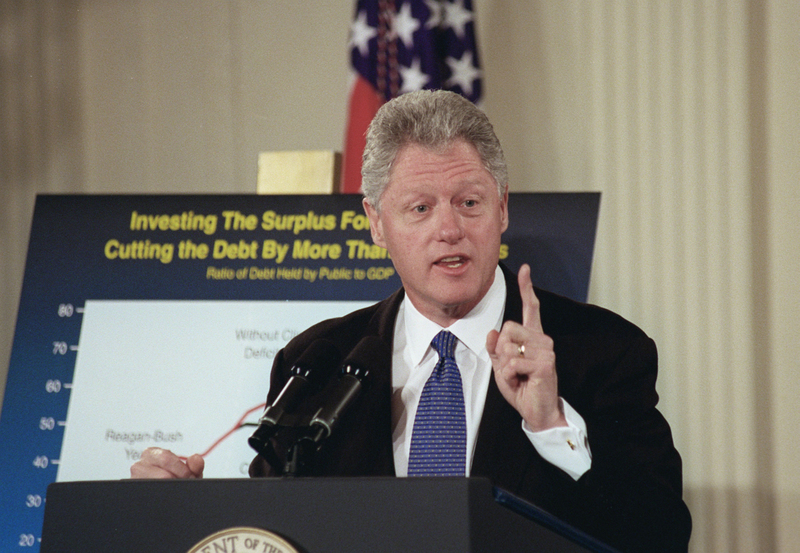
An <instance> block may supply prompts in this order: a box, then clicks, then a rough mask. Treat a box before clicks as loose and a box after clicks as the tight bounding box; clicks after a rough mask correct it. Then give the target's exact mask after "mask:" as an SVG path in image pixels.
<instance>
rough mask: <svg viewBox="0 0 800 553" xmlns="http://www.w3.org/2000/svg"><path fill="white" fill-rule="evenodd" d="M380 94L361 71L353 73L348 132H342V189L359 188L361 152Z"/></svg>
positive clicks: (346, 191)
mask: <svg viewBox="0 0 800 553" xmlns="http://www.w3.org/2000/svg"><path fill="white" fill-rule="evenodd" d="M382 104H383V98H382V97H381V95H380V94H378V92H377V91H376V90H375V89H374V88H372V85H370V84H369V82H367V81H366V80H364V79H363V78H362V77H361V76H360V75H358V76H356V79H355V82H354V83H353V90H352V91H351V92H350V106H349V110H348V121H347V133H346V134H345V144H344V159H343V161H342V192H343V193H344V194H358V193H359V192H360V191H361V156H362V155H363V153H364V145H365V144H366V134H367V127H369V123H370V121H372V118H373V117H375V114H376V113H377V112H378V108H380V107H381V105H382Z"/></svg>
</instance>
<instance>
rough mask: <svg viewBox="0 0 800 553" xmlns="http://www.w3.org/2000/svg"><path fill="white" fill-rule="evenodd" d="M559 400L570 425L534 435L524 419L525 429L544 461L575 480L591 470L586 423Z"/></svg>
mask: <svg viewBox="0 0 800 553" xmlns="http://www.w3.org/2000/svg"><path fill="white" fill-rule="evenodd" d="M559 400H560V401H561V407H562V408H563V409H564V416H565V417H566V419H567V425H568V426H559V427H557V428H550V429H548V430H542V431H540V432H533V431H531V430H529V429H528V425H527V424H525V421H524V420H523V421H522V430H523V431H524V432H525V434H526V435H527V436H528V439H529V440H530V441H531V443H532V444H533V447H535V448H536V451H537V452H538V453H539V455H541V456H542V458H543V459H544V460H545V461H547V462H548V463H550V464H552V465H555V466H556V467H558V468H560V469H561V470H563V471H564V472H566V473H567V474H569V475H570V476H571V477H572V478H573V479H574V480H578V479H579V478H580V477H581V476H583V474H584V473H585V472H586V471H588V470H589V469H590V468H592V452H591V450H590V449H589V438H588V437H587V435H586V422H585V421H584V420H583V417H581V416H580V414H579V413H578V412H577V411H576V410H575V409H573V408H572V406H571V405H570V404H569V403H567V402H566V401H564V399H563V398H559Z"/></svg>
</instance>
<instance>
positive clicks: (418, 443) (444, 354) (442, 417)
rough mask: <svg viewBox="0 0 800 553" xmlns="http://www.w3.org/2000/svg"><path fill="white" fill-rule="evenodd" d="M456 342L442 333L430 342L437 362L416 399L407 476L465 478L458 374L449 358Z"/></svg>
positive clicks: (464, 423) (463, 419) (464, 424)
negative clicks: (417, 399)
mask: <svg viewBox="0 0 800 553" xmlns="http://www.w3.org/2000/svg"><path fill="white" fill-rule="evenodd" d="M456 341H457V338H456V337H455V336H454V335H453V334H452V333H450V332H448V331H446V330H443V331H441V332H440V333H439V334H437V335H436V337H435V338H434V339H433V341H432V342H431V345H432V346H433V349H435V350H436V351H437V353H438V354H439V362H438V363H437V364H436V367H435V368H434V369H433V374H432V375H431V377H430V378H429V379H428V381H427V382H426V383H425V387H424V388H422V395H420V398H419V406H418V407H417V415H416V417H415V418H414V430H413V431H412V433H411V451H410V453H409V456H408V475H409V476H464V474H465V469H466V461H467V417H466V415H465V414H464V391H463V389H462V386H461V373H460V372H459V370H458V365H456V359H455V357H454V356H453V353H454V352H455V349H456Z"/></svg>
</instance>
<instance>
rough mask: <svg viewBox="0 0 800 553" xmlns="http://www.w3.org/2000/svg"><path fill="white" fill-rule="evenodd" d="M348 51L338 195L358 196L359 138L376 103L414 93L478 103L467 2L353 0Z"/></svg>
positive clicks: (478, 86)
mask: <svg viewBox="0 0 800 553" xmlns="http://www.w3.org/2000/svg"><path fill="white" fill-rule="evenodd" d="M349 46H350V59H351V65H352V69H353V72H354V79H353V85H352V89H351V92H350V105H349V113H348V122H347V133H346V136H345V148H344V162H343V178H342V191H343V192H346V193H357V192H359V190H360V188H361V155H362V153H363V151H364V134H365V133H366V130H367V126H368V125H369V122H370V121H371V120H372V117H373V116H374V115H375V113H376V112H377V111H378V108H380V106H381V104H383V103H384V102H386V101H387V100H390V99H392V98H394V97H396V96H399V95H400V94H403V93H405V92H411V91H412V90H420V89H445V90H452V91H454V92H458V93H459V94H462V95H463V96H465V97H466V98H468V99H469V100H471V101H473V102H475V103H477V102H478V101H479V100H480V97H481V70H480V65H479V64H478V49H477V45H476V41H475V15H474V12H473V10H472V0H358V3H357V5H356V15H355V19H354V21H353V24H352V26H351V29H350V44H349Z"/></svg>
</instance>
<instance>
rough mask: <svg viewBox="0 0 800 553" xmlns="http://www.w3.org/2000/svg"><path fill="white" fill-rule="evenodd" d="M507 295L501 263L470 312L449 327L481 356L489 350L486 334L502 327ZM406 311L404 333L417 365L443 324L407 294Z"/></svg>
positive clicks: (460, 339)
mask: <svg viewBox="0 0 800 553" xmlns="http://www.w3.org/2000/svg"><path fill="white" fill-rule="evenodd" d="M505 299H506V280H505V278H504V277H503V271H502V269H500V266H499V265H498V266H497V269H496V270H495V273H494V281H493V282H492V285H491V286H490V287H489V290H488V291H487V292H486V294H485V295H484V296H483V298H481V301H480V302H478V305H476V306H475V307H473V308H472V310H471V311H470V312H469V313H467V315H466V316H465V317H463V318H461V319H459V320H457V321H456V322H454V323H453V324H452V325H450V327H448V329H447V330H449V331H450V332H452V333H453V334H455V336H456V338H458V340H459V341H460V342H462V343H463V344H464V345H465V346H467V348H469V349H470V350H471V351H472V352H473V353H474V354H475V355H476V356H478V357H480V356H481V354H482V353H483V352H485V350H486V334H487V332H488V331H489V330H490V329H495V330H500V325H501V324H502V321H503V312H504V310H505ZM403 304H404V305H403V309H404V312H405V316H404V323H405V329H404V334H405V337H406V344H407V347H408V348H409V353H410V357H411V360H413V362H414V364H415V365H418V364H419V363H420V362H422V360H423V358H424V357H425V354H426V353H427V351H428V347H429V346H430V344H431V340H433V338H434V336H436V335H437V334H438V333H439V332H440V331H441V330H443V328H442V327H441V326H439V325H438V324H436V323H434V322H433V321H431V320H430V319H428V318H426V317H425V316H424V315H422V313H420V312H419V311H417V308H416V307H414V304H413V303H411V300H409V299H408V295H407V294H406V296H405V298H404V299H403Z"/></svg>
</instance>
